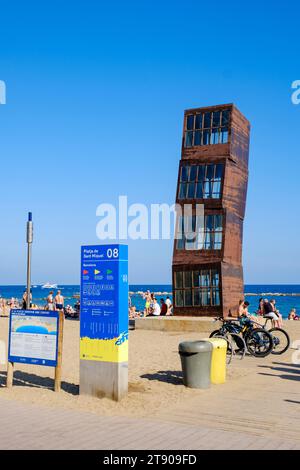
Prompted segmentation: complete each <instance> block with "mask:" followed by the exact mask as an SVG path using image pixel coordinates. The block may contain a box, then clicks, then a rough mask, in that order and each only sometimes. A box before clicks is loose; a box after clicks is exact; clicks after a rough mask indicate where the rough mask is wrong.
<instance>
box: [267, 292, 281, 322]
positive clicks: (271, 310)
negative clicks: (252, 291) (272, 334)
mask: <svg viewBox="0 0 300 470" xmlns="http://www.w3.org/2000/svg"><path fill="white" fill-rule="evenodd" d="M264 315H268V317H270V318H272V323H273V324H274V326H276V327H277V328H281V326H282V316H281V315H280V316H279V314H277V311H276V307H275V300H273V299H272V301H270V302H269V300H268V299H265V300H264Z"/></svg>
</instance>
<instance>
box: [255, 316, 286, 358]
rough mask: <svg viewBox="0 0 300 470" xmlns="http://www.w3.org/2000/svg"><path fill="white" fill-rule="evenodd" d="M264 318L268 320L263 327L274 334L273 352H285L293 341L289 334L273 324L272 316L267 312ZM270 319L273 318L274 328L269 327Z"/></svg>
mask: <svg viewBox="0 0 300 470" xmlns="http://www.w3.org/2000/svg"><path fill="white" fill-rule="evenodd" d="M263 318H264V319H265V320H266V321H265V324H264V325H263V326H262V328H265V329H266V330H267V331H268V332H269V333H271V335H272V336H273V343H274V346H273V350H272V354H277V355H279V354H283V353H285V352H286V351H287V350H288V349H289V347H290V343H291V340H290V337H289V335H288V334H287V332H286V331H285V330H284V329H283V328H279V327H277V326H273V318H272V316H270V315H268V314H266V315H264V316H263ZM270 320H271V325H272V328H270V329H267V324H268V322H269V321H270ZM280 346H281V347H282V349H280Z"/></svg>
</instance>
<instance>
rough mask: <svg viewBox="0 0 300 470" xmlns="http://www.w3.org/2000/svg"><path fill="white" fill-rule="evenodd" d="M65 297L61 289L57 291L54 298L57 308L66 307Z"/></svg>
mask: <svg viewBox="0 0 300 470" xmlns="http://www.w3.org/2000/svg"><path fill="white" fill-rule="evenodd" d="M64 302H65V301H64V298H63V296H62V295H61V291H60V290H58V291H57V294H56V296H55V298H54V303H55V309H56V310H63V309H64Z"/></svg>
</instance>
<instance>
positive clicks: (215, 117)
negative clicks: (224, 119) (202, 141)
mask: <svg viewBox="0 0 300 470" xmlns="http://www.w3.org/2000/svg"><path fill="white" fill-rule="evenodd" d="M220 118H221V113H220V111H215V112H214V113H213V120H212V127H219V126H220Z"/></svg>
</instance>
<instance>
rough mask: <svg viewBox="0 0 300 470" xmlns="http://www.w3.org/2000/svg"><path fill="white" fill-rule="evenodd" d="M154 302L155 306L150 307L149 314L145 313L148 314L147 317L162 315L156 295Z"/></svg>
mask: <svg viewBox="0 0 300 470" xmlns="http://www.w3.org/2000/svg"><path fill="white" fill-rule="evenodd" d="M152 302H153V303H152V305H153V306H152V307H150V309H149V313H148V315H145V316H147V317H158V316H159V315H160V312H161V310H160V306H159V304H158V302H157V300H156V298H155V297H153V300H152Z"/></svg>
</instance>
